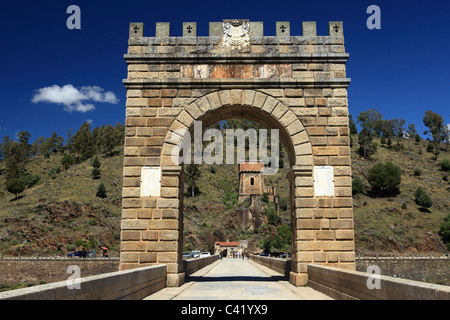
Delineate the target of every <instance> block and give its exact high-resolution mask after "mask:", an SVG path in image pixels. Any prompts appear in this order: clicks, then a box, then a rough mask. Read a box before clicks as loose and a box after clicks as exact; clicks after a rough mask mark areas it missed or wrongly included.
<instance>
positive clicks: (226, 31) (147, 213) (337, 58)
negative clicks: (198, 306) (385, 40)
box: [120, 19, 355, 286]
mask: <svg viewBox="0 0 450 320" xmlns="http://www.w3.org/2000/svg"><path fill="white" fill-rule="evenodd" d="M209 26H210V30H209V36H198V35H197V24H196V23H194V22H185V23H183V32H182V33H180V34H182V35H183V36H181V37H172V36H170V32H171V26H170V24H168V23H157V24H156V28H155V33H154V35H155V36H151V37H147V36H145V35H144V26H143V24H142V23H131V24H130V38H129V41H128V51H127V53H126V54H125V56H124V58H125V61H126V63H127V66H128V76H127V79H124V80H123V83H124V85H125V87H126V89H127V102H126V121H125V123H126V139H125V159H124V171H123V172H124V185H123V201H122V205H123V210H122V233H121V257H120V260H121V261H120V268H121V269H122V270H124V269H130V268H136V267H141V266H147V265H154V264H160V263H162V264H165V265H167V272H168V276H167V282H168V285H170V286H179V285H181V284H182V283H183V282H184V276H185V275H184V270H183V264H182V243H183V168H182V166H179V165H178V164H174V163H173V161H172V158H171V155H172V151H173V150H174V148H176V144H177V142H178V141H181V139H182V138H181V136H179V135H177V133H176V130H178V129H185V130H189V131H191V132H192V131H193V127H194V122H195V121H202V123H203V126H204V127H205V126H208V125H210V124H212V123H215V122H217V121H221V120H225V119H230V118H246V119H249V120H253V121H257V122H259V123H261V124H263V125H265V126H266V127H268V128H271V129H279V133H280V140H281V142H282V143H283V145H284V147H285V150H286V151H287V154H288V158H289V165H290V168H291V170H290V174H289V175H288V177H287V179H289V181H290V186H291V221H292V225H291V230H292V264H291V273H290V281H291V283H293V284H295V285H303V284H304V283H306V281H307V274H306V266H307V264H308V263H319V264H323V265H330V266H336V267H339V268H347V269H355V261H354V232H353V210H352V195H351V160H350V147H349V129H348V96H347V87H348V86H349V84H350V79H349V78H347V75H346V66H345V65H346V62H347V60H348V57H349V55H348V53H346V52H345V46H344V33H343V24H342V22H330V23H329V28H328V29H329V34H328V35H324V36H318V35H317V34H316V24H315V22H311V21H308V22H304V23H302V24H301V25H300V24H299V25H298V26H297V25H296V24H294V23H289V22H287V21H282V22H277V23H276V25H275V27H276V31H277V32H276V36H265V35H264V24H263V23H262V22H251V21H249V20H245V19H227V20H224V21H222V22H211V23H210V24H209ZM296 30H303V35H297V34H296ZM142 167H154V168H160V172H161V176H160V177H159V178H158V177H155V178H154V180H152V181H151V183H150V184H152V185H154V186H155V188H156V189H157V190H158V191H159V192H155V193H154V194H150V196H145V197H142V196H141V194H142V190H141V188H142V186H143V185H144V182H145V181H144V182H143V181H142V179H143V177H142V176H141V172H142ZM318 167H320V168H324V169H325V170H326V171H327V172H331V175H328V176H326V175H322V176H319V177H320V178H317V177H315V175H314V171H315V168H318ZM324 177H325V178H324ZM147 182H148V181H147ZM145 185H148V184H145ZM319 185H320V186H323V187H322V189H323V190H322V189H317V187H318V186H319ZM316 190H320V191H321V192H320V196H318V195H317V194H316ZM330 190H331V191H332V192H330Z"/></svg>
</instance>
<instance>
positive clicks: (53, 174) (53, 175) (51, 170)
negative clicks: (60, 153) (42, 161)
mask: <svg viewBox="0 0 450 320" xmlns="http://www.w3.org/2000/svg"><path fill="white" fill-rule="evenodd" d="M56 173H57V172H56V170H55V169H54V168H51V169H50V171H49V172H48V175H49V176H50V178H52V179H56Z"/></svg>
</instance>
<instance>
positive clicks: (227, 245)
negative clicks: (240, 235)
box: [216, 242, 240, 247]
mask: <svg viewBox="0 0 450 320" xmlns="http://www.w3.org/2000/svg"><path fill="white" fill-rule="evenodd" d="M217 244H218V245H219V246H221V247H236V246H238V245H240V243H239V242H216V245H217Z"/></svg>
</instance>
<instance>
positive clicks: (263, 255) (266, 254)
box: [258, 252, 269, 257]
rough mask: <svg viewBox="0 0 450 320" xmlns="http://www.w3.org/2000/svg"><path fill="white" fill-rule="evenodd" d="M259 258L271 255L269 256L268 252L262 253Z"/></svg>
mask: <svg viewBox="0 0 450 320" xmlns="http://www.w3.org/2000/svg"><path fill="white" fill-rule="evenodd" d="M258 256H261V257H268V256H269V254H268V253H267V252H261V253H260V254H258Z"/></svg>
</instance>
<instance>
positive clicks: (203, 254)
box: [200, 252, 211, 258]
mask: <svg viewBox="0 0 450 320" xmlns="http://www.w3.org/2000/svg"><path fill="white" fill-rule="evenodd" d="M205 257H211V253H209V252H202V253H200V258H205Z"/></svg>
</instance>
